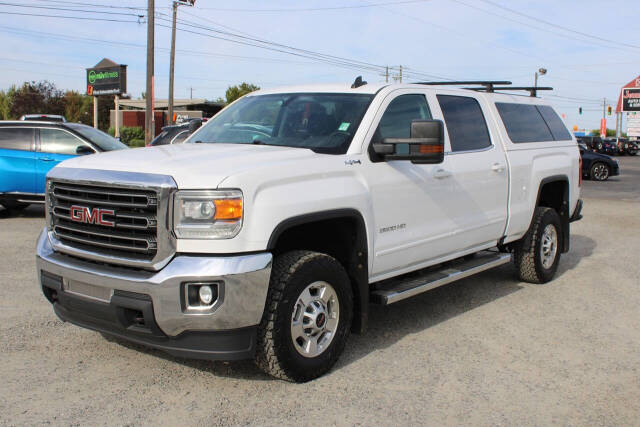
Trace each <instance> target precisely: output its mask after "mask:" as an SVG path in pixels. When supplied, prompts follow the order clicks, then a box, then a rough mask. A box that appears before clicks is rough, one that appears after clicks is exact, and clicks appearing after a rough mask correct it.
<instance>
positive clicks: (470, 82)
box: [414, 80, 511, 92]
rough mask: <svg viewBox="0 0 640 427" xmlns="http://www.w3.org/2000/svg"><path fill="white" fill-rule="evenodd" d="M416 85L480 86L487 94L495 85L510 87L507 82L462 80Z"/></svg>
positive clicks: (418, 83) (419, 83)
mask: <svg viewBox="0 0 640 427" xmlns="http://www.w3.org/2000/svg"><path fill="white" fill-rule="evenodd" d="M414 84H417V85H427V86H463V85H481V86H484V88H485V89H486V90H487V92H493V88H494V86H495V85H510V84H511V82H510V81H507V80H462V81H452V82H417V83H414Z"/></svg>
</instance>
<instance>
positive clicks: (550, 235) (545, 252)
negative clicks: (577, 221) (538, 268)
mask: <svg viewBox="0 0 640 427" xmlns="http://www.w3.org/2000/svg"><path fill="white" fill-rule="evenodd" d="M557 252H558V232H557V231H556V228H555V227H554V226H553V224H548V225H547V226H546V227H545V228H544V232H543V233H542V244H541V245H540V259H541V260H542V266H543V267H544V268H546V269H549V268H551V266H552V265H553V262H554V261H555V259H556V253H557Z"/></svg>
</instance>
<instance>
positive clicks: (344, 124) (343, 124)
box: [338, 122, 351, 132]
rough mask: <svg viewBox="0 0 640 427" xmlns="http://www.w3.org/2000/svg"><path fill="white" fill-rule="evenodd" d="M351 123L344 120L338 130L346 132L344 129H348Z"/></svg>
mask: <svg viewBox="0 0 640 427" xmlns="http://www.w3.org/2000/svg"><path fill="white" fill-rule="evenodd" d="M350 124H351V123H347V122H342V124H341V125H340V127H339V128H338V130H341V131H343V132H344V131H346V130H347V129H349V125H350Z"/></svg>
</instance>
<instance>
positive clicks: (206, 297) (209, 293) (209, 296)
mask: <svg viewBox="0 0 640 427" xmlns="http://www.w3.org/2000/svg"><path fill="white" fill-rule="evenodd" d="M198 295H200V302H202V304H204V305H209V304H211V301H213V290H212V289H211V286H208V285H205V286H200V290H199V291H198Z"/></svg>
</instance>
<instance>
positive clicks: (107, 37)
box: [0, 0, 640, 128]
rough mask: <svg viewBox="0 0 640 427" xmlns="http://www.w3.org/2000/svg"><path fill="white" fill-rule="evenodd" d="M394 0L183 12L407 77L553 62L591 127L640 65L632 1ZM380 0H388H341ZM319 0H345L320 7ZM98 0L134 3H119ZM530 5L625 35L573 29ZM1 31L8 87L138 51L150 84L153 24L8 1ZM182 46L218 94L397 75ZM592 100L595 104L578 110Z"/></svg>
mask: <svg viewBox="0 0 640 427" xmlns="http://www.w3.org/2000/svg"><path fill="white" fill-rule="evenodd" d="M393 1H394V0H325V1H316V0H309V1H292V0H289V1H284V0H282V1H269V2H265V1H255V0H236V1H234V2H222V1H214V0H197V1H196V6H195V7H194V8H188V7H180V12H179V17H180V18H181V19H185V20H188V21H190V22H192V23H198V24H199V25H204V26H208V27H216V28H220V27H219V26H218V24H222V25H224V26H226V27H228V28H226V30H229V28H231V29H232V30H230V31H234V32H236V33H238V32H242V33H245V34H249V35H252V36H257V37H259V38H261V39H266V40H270V41H274V42H278V43H281V44H286V45H290V46H294V47H298V48H303V49H308V50H312V51H316V52H322V53H325V54H331V55H335V56H340V57H345V58H349V59H353V60H358V61H363V62H367V63H372V64H379V65H390V66H398V65H400V64H401V65H403V67H405V70H406V72H408V73H414V74H412V75H411V74H410V75H409V78H407V79H405V81H415V80H431V79H432V78H429V77H428V76H440V77H446V78H448V79H494V80H495V79H500V80H502V79H505V80H511V81H513V83H514V84H516V85H531V84H533V74H534V72H535V70H537V69H538V68H540V67H544V68H546V69H547V70H548V73H547V75H545V76H542V77H541V78H540V80H539V84H540V85H548V86H553V87H554V88H555V90H554V92H552V94H553V95H554V96H553V97H549V98H548V99H549V100H551V101H552V102H553V104H554V105H555V106H556V107H557V108H558V110H559V111H560V112H561V113H564V114H565V115H566V121H567V124H568V125H569V126H573V125H578V126H579V127H581V128H582V127H586V128H597V127H599V120H600V118H601V117H602V104H601V103H602V98H604V97H606V98H607V102H608V104H611V105H613V106H614V108H615V102H616V100H617V96H618V93H619V90H620V87H621V86H622V85H624V84H625V83H627V82H628V81H630V80H631V79H633V78H634V77H636V76H637V75H639V74H640V47H634V46H640V38H639V37H638V34H639V30H638V28H639V27H638V22H640V9H639V8H638V7H637V3H636V2H635V1H632V0H610V1H608V2H606V5H605V3H603V2H602V1H596V0H583V1H579V2H578V1H562V0H555V1H549V0H537V1H525V0H511V1H506V0H491V1H485V0H424V1H419V0H418V1H412V2H407V1H404V2H401V3H398V4H387V3H391V2H393ZM396 1H399V0H396ZM11 3H15V4H22V5H34V6H46V7H61V6H63V7H67V8H77V9H84V10H91V9H93V10H98V9H96V8H93V7H91V6H86V5H82V4H83V3H84V4H89V3H93V4H94V5H118V6H132V7H145V6H146V1H144V0H121V1H119V2H109V1H108V0H96V1H94V2H91V1H89V0H73V1H71V0H69V1H67V2H65V1H52V0H25V1H22V2H17V1H15V0H14V1H12V2H11ZM380 3H384V4H383V5H379V4H380ZM491 3H494V4H491ZM371 4H378V6H374V7H355V8H341V7H344V6H367V5H371ZM496 4H497V5H500V6H503V7H507V8H509V9H512V11H508V10H505V9H502V8H499V7H496V6H495V5H496ZM170 5H171V2H170V1H169V0H156V7H157V12H158V17H157V21H156V23H157V24H158V26H157V28H156V47H157V48H158V50H157V51H156V62H155V67H156V97H158V98H166V97H167V91H168V70H169V52H168V48H169V45H170V30H169V29H168V28H165V27H162V26H160V25H169V22H168V21H166V19H168V18H169V16H170V13H171V11H170ZM315 8H336V9H327V10H308V9H315ZM229 9H232V10H229ZM265 9H269V10H265ZM273 9H284V10H278V11H273ZM296 9H298V10H296ZM299 9H307V10H299ZM99 10H102V11H108V12H111V13H131V12H135V11H131V10H126V9H117V8H101V9H99ZM0 12H18V13H41V14H58V15H69V16H101V17H113V18H114V19H124V20H132V21H135V20H136V19H135V18H134V17H132V16H126V15H87V14H85V13H81V12H73V11H57V10H46V9H36V8H24V7H14V6H9V5H3V6H0ZM518 13H522V14H525V15H529V16H532V17H535V18H539V19H540V20H544V21H547V22H548V23H550V24H557V25H559V26H561V27H566V28H570V29H573V30H577V31H580V32H583V33H586V34H589V35H591V36H596V37H599V38H601V39H606V40H614V41H616V42H617V43H616V44H612V43H610V42H608V41H605V40H601V39H598V38H592V37H588V36H586V35H583V34H578V33H575V32H568V31H565V30H564V29H562V28H559V27H556V26H553V25H548V24H546V23H543V22H540V21H539V20H532V19H529V18H526V17H523V16H522V15H519V14H518ZM198 31H199V30H198ZM87 39H92V40H87ZM0 40H1V41H2V45H3V49H2V52H1V53H0V70H2V73H0V88H2V89H6V88H8V87H9V86H11V85H13V84H21V83H22V82H24V81H26V80H42V79H47V80H50V81H52V82H54V83H55V84H56V85H57V86H58V87H60V88H63V89H76V90H81V91H82V90H84V84H85V71H84V69H85V68H86V67H90V66H92V65H94V64H95V63H97V62H98V61H99V60H101V59H102V58H103V57H107V58H110V59H112V60H114V61H116V62H119V63H124V64H128V66H129V67H128V91H129V92H130V93H131V94H132V96H133V97H139V96H140V93H141V92H142V91H143V90H144V86H145V82H144V76H145V61H146V56H145V49H144V45H145V43H146V25H145V24H144V23H143V24H137V23H135V22H131V23H121V22H98V21H88V20H67V19H57V18H49V17H36V16H20V15H8V14H3V13H0ZM114 43H115V44H114ZM118 43H119V44H118ZM177 49H178V53H177V60H176V89H175V96H176V98H188V97H189V94H190V88H193V96H194V97H198V98H207V99H215V98H217V97H219V96H223V94H224V91H225V89H226V87H227V86H228V85H232V84H237V83H240V82H242V81H247V82H251V83H255V84H258V85H260V86H262V87H274V86H279V85H287V84H293V83H296V84H297V83H317V82H351V81H353V79H354V77H355V76H356V75H358V74H362V75H363V76H364V79H365V80H367V81H369V82H375V81H383V80H384V77H383V76H381V75H378V73H376V72H373V71H370V70H363V71H357V70H352V69H345V68H341V67H336V66H333V65H329V64H326V63H320V62H315V61H312V60H310V59H307V58H300V57H296V56H292V55H287V54H283V53H279V52H274V51H269V50H264V49H259V48H256V47H251V46H244V45H239V44H235V43H230V42H227V41H222V40H219V39H214V38H210V37H204V36H201V35H195V34H190V33H186V32H181V31H179V32H178V38H177ZM415 73H422V74H421V75H418V74H415ZM560 97H563V98H560ZM569 98H571V99H569ZM580 106H582V107H583V110H584V112H583V114H582V115H578V107H580ZM614 125H615V117H614V116H611V117H610V118H609V127H610V128H613V127H614Z"/></svg>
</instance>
